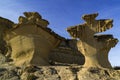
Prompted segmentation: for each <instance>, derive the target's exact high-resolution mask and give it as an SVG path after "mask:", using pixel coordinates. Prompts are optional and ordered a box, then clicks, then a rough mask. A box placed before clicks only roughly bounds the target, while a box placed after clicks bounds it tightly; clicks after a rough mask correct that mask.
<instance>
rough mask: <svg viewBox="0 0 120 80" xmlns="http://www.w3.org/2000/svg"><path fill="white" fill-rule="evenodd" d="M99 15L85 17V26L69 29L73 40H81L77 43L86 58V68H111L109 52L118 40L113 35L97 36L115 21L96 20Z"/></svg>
mask: <svg viewBox="0 0 120 80" xmlns="http://www.w3.org/2000/svg"><path fill="white" fill-rule="evenodd" d="M97 16H98V13H95V14H88V15H84V16H83V17H82V18H83V19H84V20H85V21H86V22H85V23H84V24H81V25H77V26H72V27H69V28H67V31H68V32H69V33H70V35H71V36H72V37H73V38H79V41H78V43H77V46H78V49H79V51H80V52H81V53H82V54H83V55H84V56H85V64H84V66H85V67H103V68H111V65H110V63H109V61H108V52H109V51H110V49H111V48H112V47H114V46H115V45H116V44H117V42H118V40H117V39H116V38H113V36H112V35H95V34H96V33H98V32H104V31H106V30H107V29H110V28H111V27H112V26H113V25H112V22H113V20H110V19H100V20H95V18H96V17H97Z"/></svg>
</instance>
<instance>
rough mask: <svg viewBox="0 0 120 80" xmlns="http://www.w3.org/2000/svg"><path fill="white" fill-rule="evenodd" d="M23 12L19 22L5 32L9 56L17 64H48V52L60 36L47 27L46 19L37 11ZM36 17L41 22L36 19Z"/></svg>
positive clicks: (59, 39)
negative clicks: (9, 51)
mask: <svg viewBox="0 0 120 80" xmlns="http://www.w3.org/2000/svg"><path fill="white" fill-rule="evenodd" d="M24 14H25V16H26V17H20V18H19V23H18V24H16V25H15V27H14V28H13V29H11V30H9V31H7V34H6V41H7V43H8V44H9V46H11V48H12V51H11V58H12V59H13V61H14V64H15V65H17V66H21V65H23V64H24V65H28V64H33V65H49V63H48V54H49V53H50V51H51V50H52V49H54V48H55V47H57V46H58V45H59V43H60V42H61V39H62V38H61V37H60V36H58V35H56V34H55V33H54V32H53V31H51V30H50V29H49V28H47V24H48V21H46V20H43V19H41V17H40V16H39V17H38V16H36V15H35V14H37V15H38V13H35V12H34V13H32V12H25V13H24ZM37 18H38V19H39V20H38V21H41V23H39V22H37V21H36V19H37ZM42 22H43V23H44V22H45V25H44V24H42ZM38 23H39V24H38Z"/></svg>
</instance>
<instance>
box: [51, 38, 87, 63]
mask: <svg viewBox="0 0 120 80" xmlns="http://www.w3.org/2000/svg"><path fill="white" fill-rule="evenodd" d="M49 59H50V60H52V62H55V63H64V64H79V65H83V64H84V62H85V58H84V56H83V55H82V54H81V52H79V51H78V49H77V40H76V39H66V40H62V42H61V43H60V45H59V46H58V47H57V48H55V49H53V50H52V51H51V54H50V55H49ZM55 63H54V64H55ZM56 65H57V64H56Z"/></svg>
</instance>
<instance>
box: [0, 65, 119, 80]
mask: <svg viewBox="0 0 120 80" xmlns="http://www.w3.org/2000/svg"><path fill="white" fill-rule="evenodd" d="M0 80H120V70H113V69H100V68H94V67H90V68H83V67H82V66H28V67H21V68H20V67H15V66H12V65H6V64H4V65H2V66H1V67H0Z"/></svg>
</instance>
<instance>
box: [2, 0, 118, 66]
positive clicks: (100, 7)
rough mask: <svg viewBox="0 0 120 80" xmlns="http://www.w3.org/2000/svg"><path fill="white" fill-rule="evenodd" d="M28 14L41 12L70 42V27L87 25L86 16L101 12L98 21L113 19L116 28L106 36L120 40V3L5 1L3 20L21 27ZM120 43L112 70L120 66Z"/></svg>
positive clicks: (111, 55) (112, 53) (112, 0)
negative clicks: (5, 19)
mask: <svg viewBox="0 0 120 80" xmlns="http://www.w3.org/2000/svg"><path fill="white" fill-rule="evenodd" d="M25 11H37V12H39V13H40V14H41V15H42V16H43V18H44V19H47V20H48V21H49V22H50V25H49V27H50V28H52V30H54V31H55V32H56V33H58V34H60V35H61V36H64V37H66V38H70V36H69V34H68V33H67V32H66V30H65V29H66V28H67V27H69V26H73V25H77V24H80V23H82V22H83V20H82V19H81V16H82V15H83V14H89V13H95V12H98V13H99V16H98V17H97V19H104V18H108V19H109V18H110V19H113V20H114V27H113V28H112V29H110V30H108V31H107V32H105V33H109V34H113V35H114V37H116V38H118V39H119V40H120V34H119V32H120V26H119V24H120V0H29V1H28V0H1V1H0V16H2V17H5V18H8V19H10V20H12V21H14V22H16V23H17V21H18V17H19V16H20V15H23V12H25ZM119 49H120V43H118V44H117V45H116V47H115V48H113V49H112V50H111V51H110V53H109V60H110V62H111V64H112V66H120V52H119V51H120V50H119Z"/></svg>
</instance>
